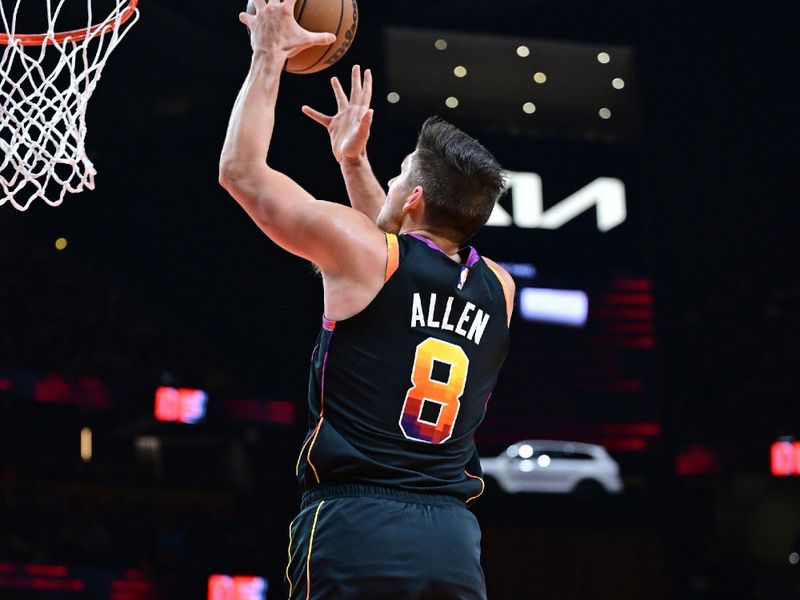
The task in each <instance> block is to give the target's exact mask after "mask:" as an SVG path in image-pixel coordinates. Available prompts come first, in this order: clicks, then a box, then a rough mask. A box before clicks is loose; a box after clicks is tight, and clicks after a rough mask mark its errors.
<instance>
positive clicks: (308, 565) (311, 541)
mask: <svg viewBox="0 0 800 600" xmlns="http://www.w3.org/2000/svg"><path fill="white" fill-rule="evenodd" d="M323 504H325V500H323V501H322V502H320V503H319V506H317V512H315V513H314V523H313V524H312V525H311V538H310V539H309V540H308V556H307V557H306V600H309V598H311V549H312V548H313V546H314V532H315V531H316V530H317V519H318V518H319V510H320V509H321V508H322V505H323Z"/></svg>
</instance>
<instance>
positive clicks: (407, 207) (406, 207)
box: [403, 185, 425, 212]
mask: <svg viewBox="0 0 800 600" xmlns="http://www.w3.org/2000/svg"><path fill="white" fill-rule="evenodd" d="M424 200H425V190H423V189H422V186H421V185H418V186H416V187H415V188H414V189H413V190H412V191H411V194H410V195H409V196H408V198H406V203H405V204H403V212H409V211H412V210H415V209H417V208H419V207H420V206H422V204H423V202H424Z"/></svg>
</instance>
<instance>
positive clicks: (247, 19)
mask: <svg viewBox="0 0 800 600" xmlns="http://www.w3.org/2000/svg"><path fill="white" fill-rule="evenodd" d="M255 20H256V18H255V15H249V14H247V13H246V12H243V13H239V21H241V22H242V23H243V24H245V25H247V26H248V27H250V26H251V25H252V24H253V22H254V21H255Z"/></svg>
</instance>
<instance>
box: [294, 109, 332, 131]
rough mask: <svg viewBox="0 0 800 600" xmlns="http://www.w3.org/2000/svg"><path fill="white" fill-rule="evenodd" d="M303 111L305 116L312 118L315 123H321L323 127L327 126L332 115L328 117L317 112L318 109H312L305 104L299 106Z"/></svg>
mask: <svg viewBox="0 0 800 600" xmlns="http://www.w3.org/2000/svg"><path fill="white" fill-rule="evenodd" d="M300 110H302V111H303V114H304V115H306V116H307V117H310V118H312V119H314V120H315V121H316V122H317V123H319V124H320V125H322V126H323V127H327V126H328V125H330V123H331V120H332V119H333V117H329V116H328V115H326V114H323V113H321V112H319V111H318V110H314V109H313V108H311V107H310V106H306V105H305V104H304V105H303V106H302V107H301V108H300Z"/></svg>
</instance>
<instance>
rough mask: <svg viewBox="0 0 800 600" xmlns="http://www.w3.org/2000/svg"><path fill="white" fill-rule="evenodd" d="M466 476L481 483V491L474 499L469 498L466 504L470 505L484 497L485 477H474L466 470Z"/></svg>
mask: <svg viewBox="0 0 800 600" xmlns="http://www.w3.org/2000/svg"><path fill="white" fill-rule="evenodd" d="M464 474H465V475H466V476H467V477H471V478H472V479H477V480H478V481H480V482H481V491H480V492H478V493H477V494H476V495H475V496H472V498H467V502H466V503H467V504H469V503H470V502H472V501H473V500H477V499H478V498H480V497H481V496H482V495H483V490H485V489H486V484H485V483H484V481H483V477H478V476H477V475H472V474H470V473H467V471H466V469H465V470H464Z"/></svg>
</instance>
